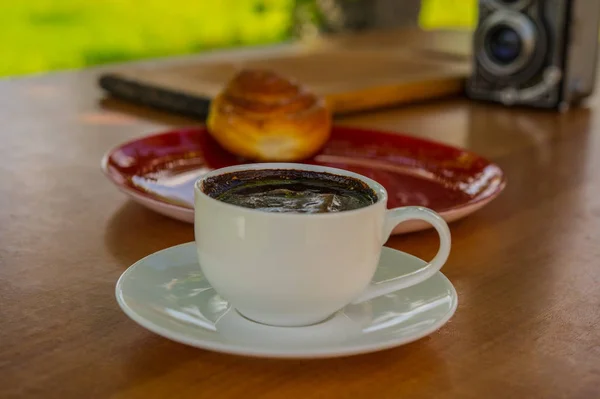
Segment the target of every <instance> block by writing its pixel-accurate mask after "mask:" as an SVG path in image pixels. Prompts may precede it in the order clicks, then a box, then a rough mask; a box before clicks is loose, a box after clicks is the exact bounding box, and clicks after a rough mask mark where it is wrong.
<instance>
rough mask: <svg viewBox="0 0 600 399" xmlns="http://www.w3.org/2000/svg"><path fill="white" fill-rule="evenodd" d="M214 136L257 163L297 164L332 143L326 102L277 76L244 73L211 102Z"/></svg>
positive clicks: (210, 122)
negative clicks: (290, 162)
mask: <svg viewBox="0 0 600 399" xmlns="http://www.w3.org/2000/svg"><path fill="white" fill-rule="evenodd" d="M207 125H208V129H209V131H210V134H211V135H212V136H213V137H214V138H215V139H216V140H217V142H219V144H221V145H222V146H223V147H224V148H225V149H227V150H228V151H230V152H232V153H234V154H238V155H241V156H243V157H245V158H248V159H252V160H257V161H297V160H302V159H305V158H308V157H310V156H311V155H313V154H314V153H316V152H317V151H318V150H319V149H320V148H321V147H322V146H323V145H324V144H325V142H326V141H327V139H328V138H329V135H330V130H331V112H330V111H329V109H328V108H327V106H326V104H325V101H324V100H323V99H321V98H319V97H317V96H316V95H314V94H313V93H311V92H310V91H308V90H307V89H306V88H304V87H302V86H300V85H298V84H296V83H295V82H293V81H291V80H288V79H285V78H283V77H281V76H279V75H277V74H276V73H274V72H271V71H263V70H242V71H241V72H240V73H238V74H237V75H236V76H235V77H234V78H233V79H232V80H231V81H230V82H229V83H228V84H227V86H226V87H225V88H224V90H223V91H222V92H221V93H219V94H218V95H217V96H216V97H215V98H214V99H213V101H212V103H211V108H210V112H209V116H208V121H207Z"/></svg>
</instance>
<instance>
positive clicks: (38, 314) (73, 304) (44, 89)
mask: <svg viewBox="0 0 600 399" xmlns="http://www.w3.org/2000/svg"><path fill="white" fill-rule="evenodd" d="M96 76H97V71H91V70H90V71H84V72H69V73H62V74H52V75H45V76H39V77H30V78H26V79H18V80H5V81H0V121H2V129H1V130H0V179H1V180H0V181H1V183H2V184H1V185H0V240H1V241H0V242H1V245H0V397H1V398H11V397H28V398H108V397H110V398H113V397H115V398H121V397H123V398H150V397H152V398H154V397H157V398H160V397H177V398H199V397H202V398H205V397H225V396H227V397H261V398H292V397H298V398H305V399H308V398H317V397H319V398H320V397H332V398H333V397H343V398H365V397H371V398H378V399H381V398H492V397H493V398H598V397H600V332H599V331H600V266H599V264H600V240H599V239H598V236H599V234H600V100H599V99H598V98H592V99H591V100H590V101H588V102H587V105H586V106H584V107H583V108H578V109H573V110H572V111H570V112H569V113H566V114H563V115H559V114H554V113H548V112H540V111H532V110H522V109H505V108H502V107H499V106H492V105H482V104H475V103H472V102H468V101H466V100H463V99H453V100H445V101H439V102H430V103H427V104H420V105H414V106H407V107H402V108H398V109H393V110H386V111H380V112H376V113H368V114H361V115H355V116H351V117H346V118H343V119H340V120H339V121H338V123H342V124H347V125H353V126H363V127H378V128H385V129H394V130H398V131H404V132H409V133H411V134H414V135H417V136H421V137H427V138H430V139H435V140H439V141H442V142H445V143H448V144H452V145H457V146H461V147H465V148H468V149H471V150H474V151H476V152H478V153H480V154H482V155H484V156H486V157H489V158H491V159H492V160H494V161H495V162H497V163H498V164H499V165H501V167H503V168H504V170H505V171H506V174H507V176H508V186H507V189H506V190H505V192H504V193H503V195H501V196H500V197H499V198H498V199H496V200H495V201H494V202H492V203H491V204H490V205H489V206H487V207H486V208H484V209H482V210H481V211H479V212H477V213H476V214H473V215H472V216H469V217H468V218H466V219H464V220H462V221H459V222H456V223H453V224H452V225H451V230H452V234H453V249H452V254H451V256H450V259H449V262H448V263H447V265H446V266H445V267H444V269H443V271H444V273H445V274H446V275H447V276H448V278H449V279H450V280H451V281H452V282H453V284H454V285H455V286H456V289H457V291H458V295H459V302H460V304H459V307H458V310H457V312H456V314H455V316H454V318H453V319H452V320H451V321H450V322H449V323H448V324H447V325H446V326H444V327H443V328H442V329H441V330H439V331H438V332H436V333H434V334H432V335H431V336H429V337H426V338H424V339H421V340H420V341H417V342H415V343H412V344H409V345H406V346H403V347H399V348H396V349H391V350H387V351H383V352H379V353H373V354H368V355H360V356H355V357H349V358H340V359H330V360H316V361H288V360H260V359H253V358H244V357H236V356H230V355H222V354H218V353H212V352H207V351H203V350H199V349H195V348H191V347H187V346H184V345H181V344H177V343H174V342H171V341H169V340H166V339H163V338H161V337H159V336H157V335H154V334H152V333H150V332H148V331H146V330H144V329H143V328H141V327H139V326H138V325H137V324H135V323H134V322H133V321H131V320H129V319H128V318H127V317H126V316H125V315H124V314H123V313H122V312H121V311H120V309H119V308H118V306H117V303H116V301H115V299H114V285H115V282H116V280H117V278H118V277H119V275H120V274H121V273H122V272H123V271H124V270H125V269H126V268H127V267H128V266H130V265H131V264H132V263H133V262H135V261H136V260H138V259H140V258H141V257H143V256H145V255H148V254H150V253H153V252H155V251H158V250H160V249H163V248H167V247H169V246H172V245H175V244H180V243H184V242H188V241H192V240H193V229H192V226H191V225H188V224H183V223H180V222H177V221H174V220H171V219H168V218H165V217H163V216H160V215H158V214H155V213H153V212H151V211H149V210H146V209H145V208H143V207H141V206H138V205H136V204H134V203H132V202H130V201H128V200H127V199H126V198H125V196H124V195H123V194H121V193H119V192H118V191H117V190H116V189H115V188H114V187H113V186H112V185H111V184H110V183H109V182H108V181H107V180H106V179H105V178H104V177H103V175H102V173H101V171H100V159H101V157H102V155H103V154H104V152H105V151H106V150H108V149H109V148H110V147H113V146H115V145H117V144H118V143H120V142H123V141H124V140H128V139H131V138H133V137H138V136H142V135H146V134H149V133H153V132H156V131H159V130H164V129H167V128H169V127H173V126H182V125H190V124H194V123H196V122H194V121H192V120H188V119H183V118H179V117H175V116H169V115H166V114H161V113H158V112H150V111H148V110H144V109H141V108H136V107H134V106H128V105H123V104H119V103H117V102H114V101H112V100H109V101H106V100H102V93H101V92H100V91H99V90H98V89H97V88H96V84H95V79H96ZM388 245H389V246H392V247H394V248H399V249H402V250H406V251H409V252H411V253H413V254H416V255H418V256H421V257H428V256H432V254H433V253H434V252H435V250H436V249H437V245H438V243H437V235H436V234H435V233H434V232H432V231H426V232H421V233H415V234H409V235H403V236H399V237H395V238H393V239H391V240H390V242H389V243H388Z"/></svg>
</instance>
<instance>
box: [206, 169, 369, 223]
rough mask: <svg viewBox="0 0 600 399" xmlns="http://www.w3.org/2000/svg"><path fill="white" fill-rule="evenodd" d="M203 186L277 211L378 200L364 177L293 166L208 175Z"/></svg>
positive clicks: (220, 196) (236, 201) (342, 207)
mask: <svg viewBox="0 0 600 399" xmlns="http://www.w3.org/2000/svg"><path fill="white" fill-rule="evenodd" d="M202 190H203V191H204V193H205V194H207V195H208V196H210V197H212V198H215V199H217V200H219V201H223V202H226V203H228V204H232V205H237V206H242V207H245V208H252V209H257V210H261V211H265V212H277V213H329V212H343V211H349V210H353V209H359V208H363V207H366V206H369V205H371V204H373V203H375V202H377V194H375V192H374V191H373V190H372V189H371V188H370V187H369V186H368V185H367V184H366V183H365V182H363V181H361V180H359V179H355V178H353V177H349V176H341V175H335V174H332V173H326V172H313V171H306V170H294V169H261V170H251V169H250V170H244V171H240V172H231V173H225V174H222V175H218V176H213V177H209V178H208V179H206V180H205V181H204V183H203V187H202Z"/></svg>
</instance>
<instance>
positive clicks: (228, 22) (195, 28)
mask: <svg viewBox="0 0 600 399" xmlns="http://www.w3.org/2000/svg"><path fill="white" fill-rule="evenodd" d="M296 1H301V0H204V1H203V0H196V1H190V0H170V1H166V0H17V1H14V2H10V1H8V0H7V1H2V2H1V3H0V46H1V47H0V76H14V75H24V74H31V73H39V72H46V71H55V70H63V69H74V68H81V67H86V66H90V65H99V64H105V63H112V62H119V61H128V60H136V59H144V58H152V57H164V56H169V55H180V54H189V53H198V52H201V51H203V50H207V49H213V48H226V47H233V46H241V45H256V44H267V43H275V42H280V41H283V40H286V39H289V38H291V37H292V34H293V33H292V32H293V29H292V26H293V24H294V18H293V15H294V7H295V4H296ZM398 1H401V0H398ZM476 5H477V0H423V2H422V6H421V14H420V18H419V23H420V25H421V26H422V27H424V28H436V27H465V28H472V27H473V26H474V24H475V20H476Z"/></svg>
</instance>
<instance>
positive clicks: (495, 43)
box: [486, 25, 522, 65]
mask: <svg viewBox="0 0 600 399" xmlns="http://www.w3.org/2000/svg"><path fill="white" fill-rule="evenodd" d="M521 48H522V42H521V37H520V36H519V34H518V33H517V31H515V30H514V29H513V28H511V27H509V26H506V25H500V26H497V27H495V28H494V29H492V30H490V32H489V33H488V35H487V38H486V50H487V51H488V53H489V54H490V57H491V58H492V59H493V60H494V61H496V62H498V63H500V64H503V65H507V64H510V63H511V62H513V61H515V60H516V59H517V57H519V55H520V54H521Z"/></svg>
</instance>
